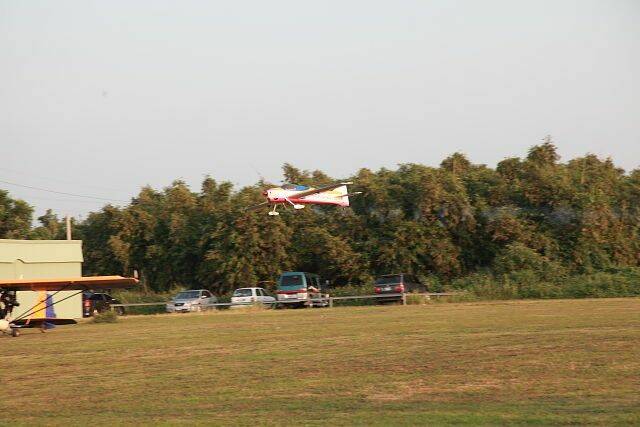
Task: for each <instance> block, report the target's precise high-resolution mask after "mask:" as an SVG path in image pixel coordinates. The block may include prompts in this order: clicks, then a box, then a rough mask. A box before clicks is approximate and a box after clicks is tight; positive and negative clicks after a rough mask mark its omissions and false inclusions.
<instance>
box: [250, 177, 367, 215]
mask: <svg viewBox="0 0 640 427" xmlns="http://www.w3.org/2000/svg"><path fill="white" fill-rule="evenodd" d="M351 184H352V183H351V182H337V183H335V184H331V185H325V186H323V187H318V188H313V187H307V186H304V185H295V184H285V185H283V186H281V187H274V188H269V189H267V190H265V191H263V192H262V195H263V196H265V197H266V198H267V200H266V201H265V202H262V203H260V204H258V205H255V206H251V207H249V208H248V209H249V210H253V209H259V208H261V207H263V206H267V205H273V209H272V210H271V211H269V215H280V213H279V212H278V211H277V208H278V205H285V206H286V205H287V204H289V205H291V206H293V208H294V209H296V210H297V209H303V208H304V207H305V205H334V206H349V196H355V195H356V194H360V193H361V192H359V191H358V192H355V193H349V191H348V189H347V185H351Z"/></svg>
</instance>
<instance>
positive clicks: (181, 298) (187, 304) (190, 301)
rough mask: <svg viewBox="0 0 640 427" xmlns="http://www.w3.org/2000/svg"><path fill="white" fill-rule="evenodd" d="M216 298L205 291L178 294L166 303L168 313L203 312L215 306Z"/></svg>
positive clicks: (196, 290)
mask: <svg viewBox="0 0 640 427" xmlns="http://www.w3.org/2000/svg"><path fill="white" fill-rule="evenodd" d="M217 302H218V298H217V297H216V296H215V295H213V294H211V292H209V291H208V290H206V289H194V290H190V291H182V292H178V294H177V295H176V296H175V297H173V298H172V299H171V301H170V302H169V303H167V306H166V309H167V312H168V313H187V312H191V311H203V310H209V309H212V308H214V307H215V306H212V305H211V304H216V303H217Z"/></svg>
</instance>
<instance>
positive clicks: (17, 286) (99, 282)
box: [0, 276, 138, 291]
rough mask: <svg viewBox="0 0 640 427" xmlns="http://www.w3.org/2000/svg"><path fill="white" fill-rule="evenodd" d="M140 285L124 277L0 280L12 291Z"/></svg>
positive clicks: (89, 288) (88, 288) (113, 287)
mask: <svg viewBox="0 0 640 427" xmlns="http://www.w3.org/2000/svg"><path fill="white" fill-rule="evenodd" d="M136 284H138V279H134V278H133V277H122V276H93V277H68V278H54V279H14V280H4V279H0V288H2V289H6V290H12V291H60V290H65V291H73V290H96V289H124V288H131V287H133V286H135V285H136Z"/></svg>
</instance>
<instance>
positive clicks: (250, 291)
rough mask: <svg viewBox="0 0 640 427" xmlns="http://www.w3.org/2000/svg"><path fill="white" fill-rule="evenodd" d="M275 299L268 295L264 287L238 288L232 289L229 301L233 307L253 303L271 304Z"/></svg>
mask: <svg viewBox="0 0 640 427" xmlns="http://www.w3.org/2000/svg"><path fill="white" fill-rule="evenodd" d="M275 301H276V299H275V298H274V297H272V296H271V295H269V294H268V293H267V291H266V290H264V288H240V289H236V290H235V291H233V296H232V297H231V303H232V304H234V305H233V306H231V307H232V308H233V307H242V306H246V305H251V304H253V303H263V304H271V303H274V302H275Z"/></svg>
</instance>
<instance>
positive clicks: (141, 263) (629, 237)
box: [0, 138, 640, 297]
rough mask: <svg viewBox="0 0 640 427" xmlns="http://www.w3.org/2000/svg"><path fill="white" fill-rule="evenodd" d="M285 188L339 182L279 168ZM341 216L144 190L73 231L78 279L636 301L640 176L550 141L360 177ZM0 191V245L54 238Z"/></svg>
mask: <svg viewBox="0 0 640 427" xmlns="http://www.w3.org/2000/svg"><path fill="white" fill-rule="evenodd" d="M283 174H284V179H285V181H286V182H292V183H297V184H303V185H313V186H318V185H322V184H327V183H331V182H335V181H336V179H335V178H333V177H330V176H328V175H326V174H325V173H324V172H322V171H319V170H315V171H307V170H300V169H298V168H296V167H294V166H293V165H290V164H285V165H284V166H283ZM342 178H346V179H348V180H352V181H354V183H355V184H354V186H353V190H354V191H362V192H363V194H362V195H359V196H357V197H353V198H352V199H351V207H350V208H336V207H315V206H314V207H307V208H306V209H303V210H301V211H297V212H295V213H293V212H287V211H285V212H283V214H282V215H280V216H279V217H268V216H267V215H266V214H265V212H262V211H258V212H256V211H253V212H247V211H245V210H244V209H245V207H247V206H250V205H253V204H256V203H259V202H261V201H263V197H262V196H261V192H262V191H263V190H264V188H265V187H269V186H272V185H273V183H268V182H265V181H264V180H261V181H259V182H258V183H256V184H255V185H252V186H247V187H244V188H240V189H237V190H235V189H234V188H233V185H232V184H231V183H229V182H218V181H216V180H214V179H212V178H210V177H207V178H205V179H204V180H203V182H202V185H201V188H200V190H199V191H197V192H196V191H192V190H191V189H190V188H189V187H188V186H187V185H186V184H185V183H184V182H182V181H174V182H173V183H172V184H171V185H170V186H168V187H166V188H164V189H162V190H156V189H153V188H151V187H144V188H142V189H141V190H140V193H139V194H138V195H137V196H136V197H134V198H132V199H131V203H130V204H129V205H128V206H125V207H115V206H112V205H106V206H104V207H103V208H102V209H101V210H100V211H98V212H93V213H91V214H89V215H88V217H87V218H86V219H84V220H82V221H78V222H76V221H74V222H73V234H74V237H75V238H81V239H82V240H83V242H84V243H83V250H84V257H85V262H84V270H85V271H84V273H85V274H86V275H95V274H127V275H131V274H133V271H134V270H137V271H138V273H139V275H140V278H141V279H142V281H143V283H144V285H145V286H146V287H147V289H149V290H153V291H165V290H168V289H171V288H173V287H176V286H184V287H204V288H208V289H211V290H213V291H214V292H216V293H225V292H228V291H229V290H231V289H233V288H235V287H239V286H248V285H252V284H255V283H257V282H258V281H269V280H271V281H272V280H275V278H276V277H277V276H278V274H279V273H280V272H281V271H285V270H300V271H311V272H316V273H319V274H320V275H321V276H322V277H323V278H327V279H329V280H331V281H332V283H334V284H335V285H336V286H340V285H345V284H352V285H365V284H369V283H371V281H372V278H373V277H374V276H376V275H379V274H386V273H394V272H404V273H411V274H415V275H417V276H419V277H422V279H423V280H425V281H426V282H427V283H428V284H429V286H430V287H431V288H432V289H434V290H438V289H443V288H445V287H448V288H451V287H453V288H464V289H470V290H473V291H474V292H476V293H480V294H485V295H493V296H495V297H557V296H603V295H605V296H606V295H635V294H639V293H640V285H636V283H638V280H637V279H640V273H639V271H640V270H639V263H640V241H639V239H638V234H639V224H640V222H639V219H640V170H637V169H636V170H633V171H631V172H630V173H625V171H624V170H622V169H621V168H618V167H616V166H615V165H614V163H613V162H612V160H611V159H601V158H598V157H597V156H595V155H591V154H588V155H585V156H583V157H579V158H575V159H571V160H569V161H567V162H561V161H560V158H559V156H558V154H557V149H556V147H555V146H554V144H553V143H552V142H551V140H550V138H547V139H546V140H545V141H544V143H542V144H540V145H536V146H534V147H532V148H531V149H530V150H529V151H528V153H527V156H526V157H524V158H507V159H505V160H503V161H501V162H500V163H498V165H497V166H496V167H495V168H490V167H487V166H485V165H481V164H473V163H471V162H470V161H469V159H467V157H466V156H465V155H463V154H461V153H455V154H453V155H451V156H449V157H448V158H446V159H445V160H443V161H442V163H441V164H440V166H439V167H428V166H424V165H420V164H413V163H409V164H402V165H399V167H398V168H397V169H395V170H390V169H384V168H383V169H380V170H378V171H371V170H369V169H360V170H359V171H357V172H356V173H355V174H354V175H353V176H351V177H342ZM32 213H33V209H32V208H31V207H30V206H29V205H28V204H27V203H26V202H24V201H21V200H14V199H12V198H11V197H10V196H9V194H8V193H7V192H6V191H2V190H0V237H3V238H30V239H51V238H53V239H56V238H64V224H63V221H62V220H61V219H59V218H58V217H57V216H56V215H55V214H53V213H52V212H51V211H47V213H46V214H45V215H43V216H41V217H40V218H38V221H39V223H40V225H39V226H37V227H33V226H32V225H31V222H32Z"/></svg>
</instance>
